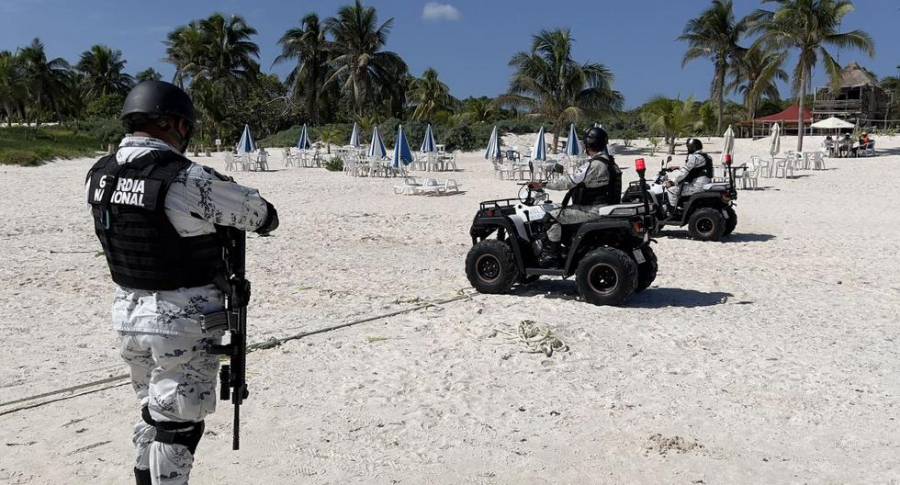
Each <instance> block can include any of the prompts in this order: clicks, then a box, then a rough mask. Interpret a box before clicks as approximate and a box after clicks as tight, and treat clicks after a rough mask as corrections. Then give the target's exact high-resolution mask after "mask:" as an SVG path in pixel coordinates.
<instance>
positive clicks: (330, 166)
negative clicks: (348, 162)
mask: <svg viewBox="0 0 900 485" xmlns="http://www.w3.org/2000/svg"><path fill="white" fill-rule="evenodd" d="M325 170H328V171H329V172H343V171H344V160H343V159H341V157H334V158H332V159H331V160H328V161H327V162H325Z"/></svg>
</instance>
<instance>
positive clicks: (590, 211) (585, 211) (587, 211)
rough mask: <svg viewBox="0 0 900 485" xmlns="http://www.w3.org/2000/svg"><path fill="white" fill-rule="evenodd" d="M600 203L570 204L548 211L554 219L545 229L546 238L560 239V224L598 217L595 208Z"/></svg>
mask: <svg viewBox="0 0 900 485" xmlns="http://www.w3.org/2000/svg"><path fill="white" fill-rule="evenodd" d="M599 207H603V206H602V205H570V206H569V207H566V208H565V209H556V210H553V211H551V212H550V215H551V216H552V217H553V219H554V220H555V221H554V222H553V224H552V225H551V226H550V228H549V229H547V239H549V240H550V241H552V242H560V241H562V226H563V225H568V224H582V223H585V222H588V221H592V220H594V219H599V218H600V216H599V215H598V214H597V208H599Z"/></svg>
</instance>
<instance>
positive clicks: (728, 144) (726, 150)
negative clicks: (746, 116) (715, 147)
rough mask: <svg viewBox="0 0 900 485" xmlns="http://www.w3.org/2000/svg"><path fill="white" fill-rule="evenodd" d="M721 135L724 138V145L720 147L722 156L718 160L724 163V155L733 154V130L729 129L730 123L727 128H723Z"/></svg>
mask: <svg viewBox="0 0 900 485" xmlns="http://www.w3.org/2000/svg"><path fill="white" fill-rule="evenodd" d="M722 136H723V137H724V138H725V139H724V140H723V142H722V143H723V144H724V146H723V147H722V158H721V160H719V162H720V163H725V156H726V155H731V156H732V157H733V156H734V130H732V129H731V125H728V129H727V130H725V134H724V135H722Z"/></svg>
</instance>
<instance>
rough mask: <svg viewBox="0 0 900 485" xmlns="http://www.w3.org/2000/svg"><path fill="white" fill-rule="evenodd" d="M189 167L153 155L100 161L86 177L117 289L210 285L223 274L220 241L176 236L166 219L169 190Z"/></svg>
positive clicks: (169, 155)
mask: <svg viewBox="0 0 900 485" xmlns="http://www.w3.org/2000/svg"><path fill="white" fill-rule="evenodd" d="M190 164H191V162H190V160H188V159H186V158H184V157H182V156H181V155H179V154H177V153H175V152H171V151H165V150H153V151H151V152H150V153H149V154H147V155H144V156H141V157H138V158H137V159H135V160H133V161H132V162H129V163H125V164H119V163H117V162H116V156H115V154H113V155H109V156H106V157H103V158H101V159H100V160H98V161H97V163H96V164H94V166H93V167H92V168H91V170H90V172H88V181H89V184H90V185H89V187H88V203H90V204H91V208H92V213H93V216H94V231H95V232H96V234H97V237H98V238H99V239H100V244H101V245H102V246H103V252H104V253H106V262H107V263H108V264H109V271H110V273H111V274H112V279H113V281H115V282H116V283H117V284H118V285H120V286H124V287H127V288H134V289H141V290H174V289H177V288H182V287H187V288H190V287H196V286H204V285H207V284H210V283H212V282H213V280H214V279H215V278H216V277H217V276H218V275H219V274H220V273H221V272H222V250H223V246H222V243H221V240H220V238H219V236H217V235H216V234H209V235H202V236H193V237H181V236H179V235H178V232H177V231H176V230H175V228H174V227H173V226H172V223H171V222H170V221H169V218H168V217H166V213H165V204H164V203H165V200H166V194H167V193H168V191H169V187H170V186H171V184H172V182H173V181H174V180H175V178H176V177H177V176H178V174H179V173H181V172H182V171H183V170H185V169H186V168H188V167H189V166H190Z"/></svg>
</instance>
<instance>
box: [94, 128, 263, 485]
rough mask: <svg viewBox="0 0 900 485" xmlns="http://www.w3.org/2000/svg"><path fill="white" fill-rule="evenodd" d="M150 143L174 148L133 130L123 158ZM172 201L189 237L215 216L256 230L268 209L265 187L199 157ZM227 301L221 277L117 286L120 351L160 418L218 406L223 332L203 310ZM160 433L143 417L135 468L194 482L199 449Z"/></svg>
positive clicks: (173, 215) (154, 476) (168, 209)
mask: <svg viewBox="0 0 900 485" xmlns="http://www.w3.org/2000/svg"><path fill="white" fill-rule="evenodd" d="M149 150H174V148H172V147H170V146H169V145H168V144H166V143H165V142H163V141H161V140H157V139H154V138H147V137H135V136H127V137H125V139H124V140H122V143H121V144H120V145H119V150H118V152H117V153H116V160H117V162H119V163H128V162H129V161H131V160H134V159H137V158H138V157H140V156H142V155H146V154H147V152H148V151H149ZM164 205H165V213H166V216H167V217H168V219H169V221H170V222H171V223H172V225H173V227H174V228H175V229H176V231H178V234H179V235H180V236H182V237H190V236H198V235H203V234H211V233H214V232H215V226H214V225H215V224H219V225H228V226H233V227H236V228H238V229H241V230H245V231H253V230H256V229H258V228H259V227H260V226H261V225H263V224H264V222H265V221H266V215H267V206H266V202H265V200H264V199H263V198H262V197H261V196H260V195H259V192H258V191H257V190H255V189H251V188H248V187H243V186H241V185H238V184H235V183H233V182H232V181H230V179H227V178H226V177H224V176H222V175H220V174H218V173H217V172H215V171H214V170H212V169H209V168H206V167H203V166H201V165H198V164H193V165H191V166H190V167H188V168H187V169H185V170H184V171H183V172H182V173H180V174H179V175H178V177H177V178H176V179H175V181H174V182H173V183H172V185H171V187H170V188H169V191H168V193H167V195H166V199H165V203H164ZM223 308H224V295H223V294H222V292H221V291H220V290H219V289H218V288H216V287H215V286H214V285H206V286H201V287H195V288H179V289H177V290H172V291H148V290H140V289H133V288H123V287H118V288H117V289H116V292H115V297H114V300H113V308H112V321H113V327H114V329H115V330H116V331H117V332H118V333H119V341H120V352H121V355H122V358H123V359H124V360H125V362H126V363H127V364H128V365H129V367H130V370H131V381H132V386H133V388H134V391H135V393H136V394H137V397H138V400H139V401H140V402H141V406H142V407H143V406H146V407H147V408H148V410H149V414H150V417H151V418H152V419H153V420H154V421H157V422H176V423H177V422H197V421H202V420H203V419H204V418H205V416H206V415H208V414H210V413H212V412H213V411H215V409H216V400H217V397H218V396H217V395H216V378H217V374H218V369H219V362H218V358H217V357H216V356H215V355H211V354H209V353H207V352H206V349H207V348H208V347H209V346H210V345H212V344H215V343H218V342H219V340H220V338H221V337H222V334H223V332H218V333H206V332H204V331H203V329H202V328H201V326H200V323H199V316H200V315H204V314H209V313H214V312H217V311H221V310H222V309H223ZM155 433H156V428H155V427H153V426H151V425H149V424H147V423H146V422H145V421H144V420H143V419H141V420H140V421H138V422H137V423H136V424H135V426H134V435H133V442H134V445H135V450H136V458H135V468H137V469H140V470H147V469H149V470H150V475H151V480H152V482H153V483H154V484H165V485H176V484H186V483H188V478H189V477H190V473H191V467H192V464H193V461H194V456H193V453H191V451H190V450H188V448H187V447H185V446H183V445H179V444H164V443H159V442H156V441H154V438H155V436H156V435H155Z"/></svg>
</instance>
